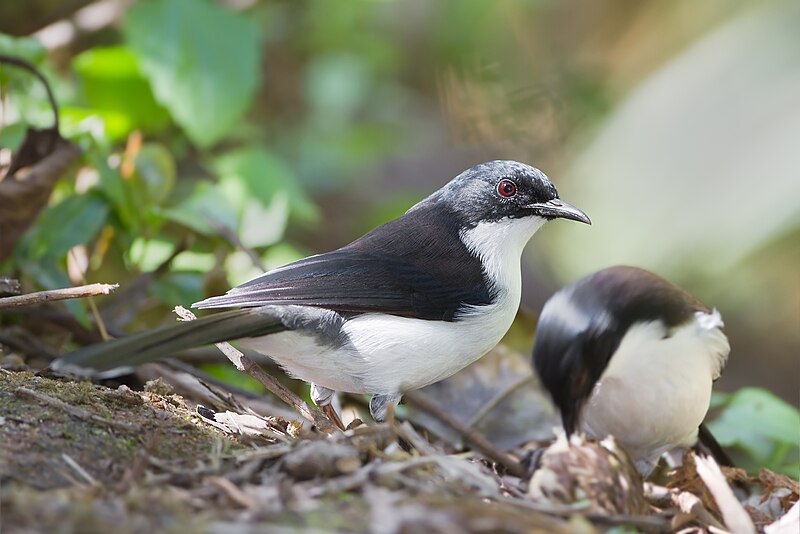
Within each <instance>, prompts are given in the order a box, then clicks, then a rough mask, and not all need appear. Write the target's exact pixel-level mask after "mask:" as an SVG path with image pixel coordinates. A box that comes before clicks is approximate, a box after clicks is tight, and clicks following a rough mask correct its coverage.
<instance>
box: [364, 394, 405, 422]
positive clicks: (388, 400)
mask: <svg viewBox="0 0 800 534" xmlns="http://www.w3.org/2000/svg"><path fill="white" fill-rule="evenodd" d="M401 398H403V395H402V394H401V393H392V394H389V395H373V396H372V398H371V399H370V400H369V413H370V415H372V418H373V419H374V420H375V422H376V423H383V422H384V421H386V412H387V411H388V408H389V406H390V405H391V406H393V407H394V406H397V405H398V404H399V403H400V399H401Z"/></svg>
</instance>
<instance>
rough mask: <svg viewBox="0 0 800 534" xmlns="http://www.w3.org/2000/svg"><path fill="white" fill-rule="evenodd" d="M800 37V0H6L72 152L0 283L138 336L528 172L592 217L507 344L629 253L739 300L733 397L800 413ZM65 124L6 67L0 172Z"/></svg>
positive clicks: (725, 383)
mask: <svg viewBox="0 0 800 534" xmlns="http://www.w3.org/2000/svg"><path fill="white" fill-rule="evenodd" d="M798 28H800V3H798V2H796V1H793V0H785V1H780V0H776V1H770V2H761V1H755V0H753V1H746V0H738V1H731V0H706V1H704V2H695V1H692V0H678V1H673V2H657V1H647V2H632V1H627V0H595V1H587V0H562V1H552V0H551V1H548V0H518V1H510V0H497V1H492V2H488V1H471V0H443V1H437V2H428V1H424V0H397V1H389V0H385V1H381V0H373V1H352V0H338V1H332V0H329V1H324V2H323V1H294V0H292V1H289V0H285V1H268V0H222V1H217V2H212V1H210V0H142V1H139V2H135V1H131V0H102V1H96V2H91V1H87V0H69V1H63V0H28V1H26V2H3V3H2V4H0V53H4V54H9V55H15V56H18V57H23V58H25V59H27V60H28V61H30V62H31V63H32V64H34V65H35V66H36V67H38V68H39V69H41V70H42V71H43V72H44V73H45V76H46V78H47V79H48V80H49V82H50V83H51V85H52V87H53V90H54V92H55V96H56V99H57V101H58V103H59V107H60V111H59V117H60V129H61V133H62V135H63V136H64V137H65V138H67V139H68V140H70V141H71V142H72V143H74V144H76V145H77V146H79V147H80V149H81V150H82V155H81V156H80V158H79V160H78V161H77V162H76V163H75V164H73V165H72V166H71V167H70V170H69V172H67V173H65V174H64V176H63V178H62V179H61V180H60V181H58V183H57V184H56V185H55V188H54V189H53V192H52V194H51V195H50V197H49V204H48V207H47V209H45V210H44V211H43V212H42V213H41V214H40V215H39V217H38V218H37V219H36V223H35V225H33V226H32V227H31V228H30V229H27V231H26V232H25V233H24V235H23V236H22V237H21V239H20V240H19V242H18V243H16V245H15V246H14V249H13V251H8V252H7V254H5V256H4V258H0V259H1V260H3V261H2V262H0V272H2V273H3V274H5V275H10V276H13V277H16V278H19V279H20V280H21V281H22V282H23V285H24V287H25V288H26V289H27V290H35V289H41V288H51V287H63V286H67V285H72V284H76V283H81V281H82V280H83V279H86V280H88V281H89V282H94V281H100V282H119V283H120V284H121V286H122V287H121V290H120V291H119V292H118V293H117V295H116V296H114V297H111V298H109V299H107V300H104V301H101V302H100V306H101V311H102V314H103V317H104V319H105V320H106V321H107V327H108V329H109V330H110V331H111V332H112V333H122V332H125V331H135V330H139V329H141V328H144V327H145V326H147V325H153V324H157V323H159V322H164V321H170V320H172V318H171V317H169V314H170V311H169V310H170V309H171V308H172V306H174V305H175V304H184V305H188V304H190V303H191V302H194V301H196V300H199V299H201V298H203V297H204V296H207V295H211V294H217V293H220V292H223V291H225V290H226V289H227V288H228V287H230V286H231V285H234V284H237V283H240V282H242V281H244V280H246V279H248V278H250V277H251V276H253V275H255V274H258V273H259V272H261V270H263V269H265V268H271V267H275V266H277V265H280V264H283V263H285V262H288V261H290V260H293V259H296V258H299V257H302V256H304V255H307V254H309V253H313V252H317V251H324V250H329V249H332V248H336V247H339V246H341V245H343V244H346V243H347V242H349V241H350V240H352V239H353V238H355V237H357V236H358V235H360V234H361V233H363V232H364V231H366V230H368V229H370V228H372V227H374V226H376V225H378V224H380V223H382V222H385V221H386V220H389V219H390V218H393V217H395V216H397V215H399V214H400V213H402V212H403V211H404V210H406V209H407V208H408V207H409V206H411V205H412V204H413V203H415V202H416V201H417V200H419V199H421V198H422V197H424V196H426V195H427V194H429V193H430V192H432V191H434V190H435V189H437V188H439V187H440V186H442V185H443V184H445V183H446V182H447V181H448V180H449V179H450V178H452V177H453V176H455V175H456V174H458V173H459V172H461V171H462V170H464V169H465V168H467V167H470V166H471V165H473V164H475V163H478V162H481V161H485V160H489V159H516V160H520V161H524V162H527V163H531V164H533V165H536V166H537V167H539V168H541V169H542V170H543V171H544V172H545V173H547V174H548V176H549V177H550V178H551V179H552V180H553V182H554V183H555V184H556V186H557V187H558V189H559V192H560V194H561V197H562V198H564V199H566V200H568V201H569V202H571V203H573V204H575V205H577V206H579V207H580V208H582V209H583V210H584V211H586V212H587V213H588V214H589V215H590V216H591V217H592V220H593V222H594V224H593V226H591V227H584V226H583V225H577V224H568V223H560V222H556V223H554V224H552V225H549V226H548V227H546V228H545V229H544V230H543V231H541V232H540V233H539V234H537V236H536V238H535V239H534V240H533V242H532V244H531V245H530V246H529V247H528V250H527V252H526V255H525V257H524V260H523V261H524V269H523V270H524V273H525V274H524V278H525V280H524V284H523V285H524V297H523V310H522V312H521V314H520V318H519V321H518V324H517V325H516V328H515V329H514V330H513V331H512V332H511V334H510V335H509V338H508V339H507V344H508V345H510V346H511V347H512V348H513V349H514V350H516V351H519V352H521V353H522V354H529V351H530V347H531V335H532V332H533V329H534V326H535V318H536V313H537V311H538V310H539V309H540V307H541V305H542V304H543V303H544V301H545V300H546V299H547V297H549V296H550V295H551V294H552V293H553V291H555V290H556V289H557V288H558V287H560V286H562V285H564V284H566V283H570V282H572V281H574V280H576V279H577V278H578V277H580V276H583V275H585V274H588V273H590V272H592V271H594V270H597V269H599V268H602V267H605V266H609V265H615V264H631V265H638V266H641V267H645V268H648V269H651V270H653V271H655V272H657V273H659V274H661V275H662V276H664V277H666V278H668V279H669V280H671V281H673V282H675V283H677V284H679V285H681V286H683V287H685V288H686V289H687V290H689V291H690V292H692V293H694V294H695V295H697V296H698V297H699V298H700V300H702V301H703V302H705V303H706V304H708V305H710V306H715V307H716V308H718V309H719V310H720V311H721V313H722V315H723V317H724V318H725V321H726V332H727V334H728V336H729V337H730V339H731V345H732V347H733V349H732V353H731V357H730V361H729V365H728V368H727V370H726V372H725V374H724V375H723V377H722V379H721V380H720V381H719V382H718V384H717V389H718V390H720V391H724V392H733V391H736V390H738V389H739V388H741V387H743V386H761V387H764V388H767V389H769V390H771V391H773V392H774V393H776V394H777V395H778V396H780V397H782V398H783V399H785V400H786V401H788V402H789V403H790V404H792V405H797V402H798V395H799V391H800V387H799V386H800V378H799V377H800V32H798ZM52 121H53V119H52V111H51V110H50V107H49V105H48V102H47V98H46V94H45V92H44V90H43V87H42V85H41V84H40V83H38V82H37V81H36V80H35V79H34V78H33V77H32V76H30V75H29V74H27V73H25V72H24V71H20V70H18V69H14V68H12V67H10V66H3V65H0V167H1V166H2V165H3V164H4V162H5V164H6V165H8V162H9V161H10V159H11V155H12V154H14V153H15V151H17V150H18V149H19V148H20V147H21V145H22V143H23V139H24V136H25V132H26V129H27V128H28V127H30V126H36V127H39V128H45V127H49V126H51V125H52ZM0 184H2V182H1V181H0ZM7 230H8V228H7V229H4V230H3V231H7ZM68 312H69V314H70V316H71V317H73V318H75V321H76V323H77V324H78V325H80V327H81V328H83V329H85V330H86V331H87V332H93V331H95V329H96V327H95V326H94V324H93V320H92V319H91V313H90V310H89V308H88V305H87V304H86V303H85V302H78V301H71V302H70V303H69V304H68ZM62 319H63V317H62ZM4 321H6V323H8V322H15V321H20V319H19V318H14V319H9V318H6V319H4ZM21 321H23V322H24V318H23V319H21ZM62 322H63V321H62ZM26 326H27V328H28V329H29V330H31V331H33V332H36V331H37V330H41V329H42V327H40V326H39V325H38V323H37V324H34V325H30V324H29V325H26ZM62 330H63V331H59V332H60V333H57V334H53V332H52V331H50V330H48V332H47V333H48V335H50V336H55V337H57V338H58V336H61V337H60V338H58V339H61V341H62V342H63V343H64V345H63V348H64V349H66V348H68V345H69V343H71V342H72V340H74V339H76V335H75V331H74V330H75V328H73V329H72V330H70V329H62ZM78 337H79V336H78ZM87 337H91V336H87ZM790 421H791V419H790Z"/></svg>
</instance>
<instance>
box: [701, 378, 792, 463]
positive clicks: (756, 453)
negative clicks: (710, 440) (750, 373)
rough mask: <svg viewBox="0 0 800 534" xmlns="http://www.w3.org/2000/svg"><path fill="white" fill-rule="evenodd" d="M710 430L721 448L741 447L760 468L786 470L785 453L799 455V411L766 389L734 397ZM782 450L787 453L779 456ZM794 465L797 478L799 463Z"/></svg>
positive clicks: (748, 390)
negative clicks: (784, 468)
mask: <svg viewBox="0 0 800 534" xmlns="http://www.w3.org/2000/svg"><path fill="white" fill-rule="evenodd" d="M708 427H709V430H711V432H712V433H713V434H714V436H715V437H716V438H717V441H719V443H720V444H721V445H724V446H736V447H740V448H741V449H743V450H744V451H746V452H747V453H748V454H749V455H750V456H752V457H753V458H754V459H755V460H756V461H757V462H758V464H759V465H762V466H766V467H770V468H771V469H774V470H779V469H780V470H783V469H782V465H781V462H782V461H783V457H784V456H785V454H786V453H788V452H793V454H794V455H795V456H797V454H798V449H797V446H798V444H799V443H800V412H798V411H797V409H796V408H795V407H793V406H791V405H789V404H787V403H786V402H784V401H783V400H781V399H779V398H778V397H776V396H775V395H773V394H772V393H770V392H769V391H766V390H764V389H759V388H743V389H741V390H739V391H737V392H736V393H735V394H733V395H731V396H730V398H729V400H728V403H727V406H725V408H724V409H723V411H722V413H721V414H720V416H719V417H718V418H717V419H715V420H714V421H711V422H710V423H709V425H708ZM787 446H788V447H789V448H794V451H789V450H788V449H787ZM779 450H783V451H784V452H783V453H782V454H777V455H776V451H779ZM792 463H793V464H794V468H793V470H794V472H793V473H791V474H793V475H796V474H797V473H796V470H797V462H792ZM776 464H777V465H776Z"/></svg>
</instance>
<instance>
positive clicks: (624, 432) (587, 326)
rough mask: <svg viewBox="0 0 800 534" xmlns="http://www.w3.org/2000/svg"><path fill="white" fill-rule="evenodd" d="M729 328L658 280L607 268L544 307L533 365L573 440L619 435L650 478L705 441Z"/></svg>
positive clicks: (694, 300)
mask: <svg viewBox="0 0 800 534" xmlns="http://www.w3.org/2000/svg"><path fill="white" fill-rule="evenodd" d="M723 326H724V323H723V321H722V317H721V315H720V313H719V312H718V311H717V310H716V309H709V308H707V307H706V306H704V305H703V304H702V303H701V302H700V301H699V300H697V298H695V297H694V296H692V295H690V294H689V293H687V292H686V291H684V290H683V289H681V288H679V287H677V286H675V285H673V284H671V283H670V282H668V281H667V280H665V279H663V278H661V277H660V276H658V275H656V274H654V273H652V272H650V271H647V270H644V269H640V268H637V267H629V266H615V267H609V268H606V269H602V270H600V271H597V272H595V273H593V274H590V275H588V276H586V277H585V278H582V279H580V280H578V281H577V282H575V283H573V284H572V285H569V286H567V287H564V288H562V289H560V290H559V291H557V292H556V293H555V294H554V295H553V296H552V297H551V298H550V299H548V300H547V302H546V303H545V305H544V307H543V308H542V311H541V314H540V316H539V319H538V323H537V327H536V332H535V334H534V344H533V353H532V363H533V367H534V368H535V369H536V372H537V374H538V376H539V378H540V381H541V383H542V385H543V386H544V388H545V389H546V390H547V391H548V392H549V394H550V396H551V398H552V400H553V403H554V404H555V405H556V406H557V408H558V409H559V410H560V412H561V421H562V424H563V427H564V431H565V433H566V435H567V437H569V436H570V435H572V434H573V433H575V432H576V431H579V430H582V431H583V432H584V433H585V434H586V435H587V436H588V437H589V438H592V439H597V440H601V439H604V438H605V437H606V436H608V435H612V436H614V438H615V439H616V440H617V442H618V443H619V444H620V446H621V447H622V448H623V449H624V450H626V451H627V452H628V453H629V454H630V455H631V456H632V457H633V459H634V461H635V463H636V467H637V469H638V470H639V472H640V473H641V474H642V475H643V476H647V475H649V474H650V473H651V472H652V471H653V469H654V468H655V466H656V464H657V463H658V460H659V458H660V457H661V456H662V454H664V453H665V452H667V451H669V450H672V449H674V448H677V447H689V446H692V445H694V444H695V443H696V442H697V438H698V432H700V434H701V436H702V435H704V434H705V433H706V432H704V431H705V429H704V428H701V424H702V422H703V419H704V418H705V416H706V413H707V411H708V408H709V402H710V399H711V389H712V384H713V382H714V381H715V380H716V379H717V378H719V376H720V374H721V373H722V370H723V368H724V367H725V364H726V363H727V360H728V355H729V353H730V343H729V342H728V338H727V336H726V335H725V333H724V332H723V330H722V329H723ZM709 436H710V435H709ZM712 447H713V445H712ZM717 448H719V447H718V446H717Z"/></svg>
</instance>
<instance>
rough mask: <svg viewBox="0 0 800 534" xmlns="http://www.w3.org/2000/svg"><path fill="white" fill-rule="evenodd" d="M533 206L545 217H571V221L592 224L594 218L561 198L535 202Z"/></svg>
mask: <svg viewBox="0 0 800 534" xmlns="http://www.w3.org/2000/svg"><path fill="white" fill-rule="evenodd" d="M531 208H533V209H535V210H536V211H537V212H538V213H539V214H540V215H541V216H543V217H550V218H552V219H569V220H571V221H578V222H582V223H585V224H592V220H591V219H589V217H588V216H587V215H586V214H585V213H583V212H582V211H581V210H579V209H578V208H576V207H575V206H573V205H572V204H570V203H569V202H564V201H563V200H561V199H560V198H554V199H553V200H549V201H547V202H542V203H541V204H534V205H532V206H531Z"/></svg>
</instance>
